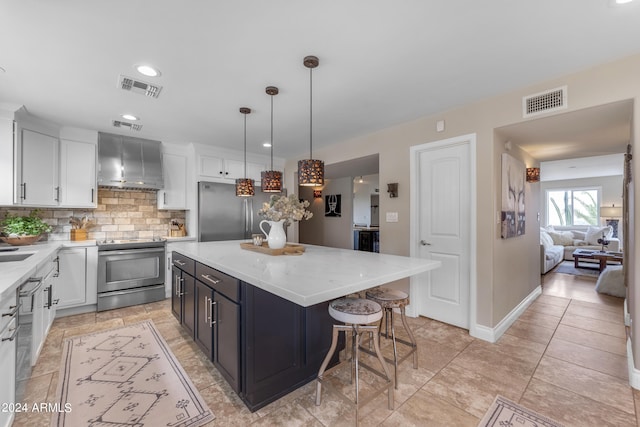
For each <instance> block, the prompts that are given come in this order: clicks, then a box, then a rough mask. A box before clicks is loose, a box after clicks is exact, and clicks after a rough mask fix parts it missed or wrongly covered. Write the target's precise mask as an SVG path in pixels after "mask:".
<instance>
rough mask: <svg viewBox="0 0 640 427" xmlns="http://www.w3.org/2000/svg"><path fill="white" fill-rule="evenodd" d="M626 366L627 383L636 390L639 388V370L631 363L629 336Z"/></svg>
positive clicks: (631, 354)
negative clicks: (627, 373) (627, 369)
mask: <svg viewBox="0 0 640 427" xmlns="http://www.w3.org/2000/svg"><path fill="white" fill-rule="evenodd" d="M627 366H628V367H629V385H630V386H631V387H633V388H635V389H636V390H640V370H638V369H636V367H635V366H634V364H633V349H632V348H631V338H628V339H627Z"/></svg>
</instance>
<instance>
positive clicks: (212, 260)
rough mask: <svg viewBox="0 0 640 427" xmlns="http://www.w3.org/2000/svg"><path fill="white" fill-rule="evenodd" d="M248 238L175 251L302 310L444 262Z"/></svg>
mask: <svg viewBox="0 0 640 427" xmlns="http://www.w3.org/2000/svg"><path fill="white" fill-rule="evenodd" d="M241 242H246V240H234V241H224V242H206V243H205V242H203V243H197V242H193V243H187V242H185V243H175V244H173V245H172V249H173V250H174V251H177V252H180V253H181V254H183V255H186V256H188V257H190V258H192V259H195V260H196V261H200V262H201V263H203V264H206V265H208V266H210V267H213V268H215V269H217V270H220V271H222V272H223V273H226V274H229V275H230V276H233V277H236V278H238V279H240V280H243V281H245V282H247V283H250V284H252V285H254V286H256V287H258V288H261V289H263V290H265V291H268V292H271V293H273V294H275V295H278V296H280V297H282V298H285V299H287V300H289V301H291V302H294V303H296V304H298V305H301V306H303V307H308V306H311V305H314V304H318V303H321V302H324V301H330V300H332V299H335V298H340V297H342V296H345V295H348V294H351V293H354V292H359V291H363V290H365V289H369V288H372V287H375V286H379V285H382V284H385V283H388V282H392V281H394V280H398V279H402V278H405V277H409V276H413V275H415V274H419V273H424V272H426V271H429V270H433V269H435V268H438V267H440V266H441V263H440V261H432V260H426V259H421V258H410V257H403V256H397V255H386V254H378V253H372V252H362V251H354V250H347V249H337V248H329V247H325V246H314V245H303V246H304V247H305V250H306V251H305V253H304V254H302V255H281V256H272V255H266V254H262V253H258V252H254V251H248V250H244V249H241V248H240V243H241Z"/></svg>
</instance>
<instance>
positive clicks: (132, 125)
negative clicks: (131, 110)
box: [113, 120, 142, 130]
mask: <svg viewBox="0 0 640 427" xmlns="http://www.w3.org/2000/svg"><path fill="white" fill-rule="evenodd" d="M113 126H114V127H117V128H129V130H140V129H142V125H139V124H136V123H129V122H123V121H120V120H114V121H113Z"/></svg>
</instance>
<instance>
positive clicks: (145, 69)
mask: <svg viewBox="0 0 640 427" xmlns="http://www.w3.org/2000/svg"><path fill="white" fill-rule="evenodd" d="M136 70H138V72H139V73H140V74H143V75H145V76H147V77H159V76H160V71H159V70H157V69H155V68H153V67H152V66H151V65H136Z"/></svg>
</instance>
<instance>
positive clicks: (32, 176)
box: [17, 129, 60, 206]
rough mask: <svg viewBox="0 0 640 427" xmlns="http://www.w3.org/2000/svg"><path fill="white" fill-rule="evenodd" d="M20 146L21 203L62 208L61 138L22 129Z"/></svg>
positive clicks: (18, 194)
mask: <svg viewBox="0 0 640 427" xmlns="http://www.w3.org/2000/svg"><path fill="white" fill-rule="evenodd" d="M18 145H19V147H18V151H19V159H20V167H19V170H20V174H19V176H18V178H19V179H18V183H17V184H18V185H17V202H18V203H19V204H23V205H30V206H58V204H59V203H60V186H59V184H58V138H56V137H53V136H50V135H45V134H43V133H40V132H35V131H32V130H29V129H22V135H21V139H20V144H18Z"/></svg>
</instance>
